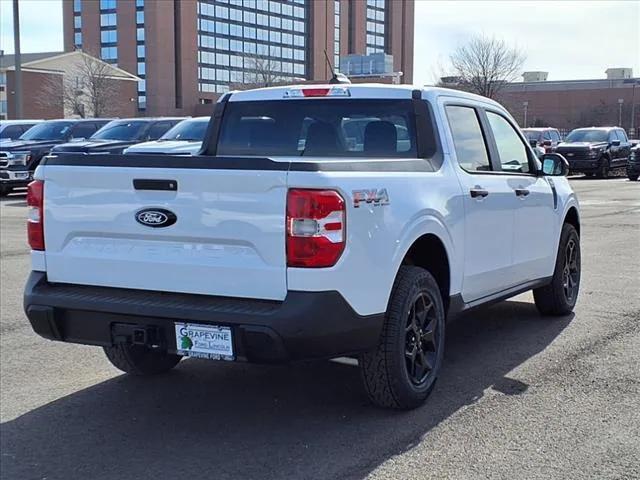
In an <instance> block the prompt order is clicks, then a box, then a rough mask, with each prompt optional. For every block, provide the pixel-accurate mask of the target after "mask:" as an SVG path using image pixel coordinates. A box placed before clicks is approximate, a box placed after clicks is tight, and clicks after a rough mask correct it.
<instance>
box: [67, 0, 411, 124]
mask: <svg viewBox="0 0 640 480" xmlns="http://www.w3.org/2000/svg"><path fill="white" fill-rule="evenodd" d="M63 9H64V43H65V50H67V51H71V50H74V49H82V50H84V51H85V52H87V53H89V54H92V55H94V56H97V57H100V58H102V59H103V60H105V61H107V62H110V63H114V64H117V65H118V66H119V67H120V68H122V69H124V70H127V71H129V72H131V73H134V74H136V75H138V76H139V77H140V78H142V80H141V81H140V82H139V85H138V98H137V102H138V108H139V111H140V113H141V114H142V115H197V114H200V113H205V112H206V113H210V111H211V107H210V106H209V107H207V106H206V105H209V104H211V103H213V102H215V100H216V98H217V97H218V96H219V95H220V94H222V93H224V92H226V91H228V90H229V89H233V88H238V87H241V86H242V85H245V86H246V85H260V84H265V83H274V82H276V83H280V82H299V81H303V80H310V81H322V80H328V79H329V78H330V77H331V70H330V66H329V64H328V62H327V58H328V59H329V61H330V62H331V64H332V65H333V66H334V67H335V68H336V70H337V69H339V66H340V58H341V57H344V56H346V55H350V54H360V55H370V54H380V53H383V54H384V53H386V54H388V55H391V57H392V63H393V70H394V71H395V72H402V76H401V77H400V78H401V81H402V82H404V83H410V82H411V81H412V77H413V17H414V5H413V0H63ZM325 52H326V55H325Z"/></svg>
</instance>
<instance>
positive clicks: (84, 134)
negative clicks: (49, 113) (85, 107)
mask: <svg viewBox="0 0 640 480" xmlns="http://www.w3.org/2000/svg"><path fill="white" fill-rule="evenodd" d="M95 131H96V126H95V125H94V124H93V123H90V122H81V123H79V124H78V125H76V126H75V127H74V128H73V131H72V133H71V137H72V138H89V137H90V136H91V135H93V134H94V133H95Z"/></svg>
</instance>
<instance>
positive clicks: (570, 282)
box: [533, 223, 581, 316]
mask: <svg viewBox="0 0 640 480" xmlns="http://www.w3.org/2000/svg"><path fill="white" fill-rule="evenodd" d="M580 272H581V264H580V237H579V236H578V232H577V231H576V229H575V227H574V226H573V225H571V224H568V223H565V224H564V225H563V226H562V234H561V235H560V245H559V246H558V255H557V258H556V267H555V270H554V272H553V277H552V280H551V282H550V283H549V284H548V285H545V286H544V287H540V288H536V289H535V290H533V298H534V300H535V302H536V307H537V308H538V311H539V312H540V313H541V314H542V315H552V316H561V315H568V314H569V313H571V312H572V311H573V308H574V307H575V305H576V301H577V299H578V292H579V290H580Z"/></svg>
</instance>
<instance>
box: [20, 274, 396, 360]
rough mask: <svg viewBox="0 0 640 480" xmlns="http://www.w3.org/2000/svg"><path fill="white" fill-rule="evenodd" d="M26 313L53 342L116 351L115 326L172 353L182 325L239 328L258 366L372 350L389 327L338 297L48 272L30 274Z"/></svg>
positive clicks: (245, 350)
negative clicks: (154, 287)
mask: <svg viewBox="0 0 640 480" xmlns="http://www.w3.org/2000/svg"><path fill="white" fill-rule="evenodd" d="M24 310H25V313H26V314H27V317H28V318H29V321H30V322H31V326H32V327H33V329H34V331H35V332H36V333H38V334H39V335H41V336H43V337H45V338H48V339H51V340H58V341H64V342H71V343H81V344H87V345H101V346H110V345H113V344H114V334H113V331H114V328H117V327H114V326H115V325H121V324H127V325H134V326H139V327H141V328H145V329H154V331H155V330H157V331H159V335H160V339H161V343H162V346H163V348H165V349H166V350H167V351H170V352H175V349H176V345H175V336H174V334H173V323H174V322H176V321H179V322H192V323H205V324H206V323H209V324H213V325H225V326H229V327H231V328H232V331H233V336H234V344H235V345H234V347H235V350H236V356H237V357H238V358H239V359H241V360H247V361H252V362H282V361H290V360H303V359H311V358H331V357H337V356H343V355H351V354H356V353H359V352H362V351H366V350H369V349H371V348H374V347H375V346H376V344H377V342H378V338H379V336H380V332H381V330H382V324H383V321H384V313H381V314H378V315H370V316H360V315H358V314H357V313H356V312H355V311H354V310H353V309H352V308H351V306H350V305H349V304H348V303H347V301H346V300H345V299H344V298H343V297H342V295H340V294H339V293H338V292H335V291H325V292H299V291H290V292H288V294H287V296H286V298H285V299H284V301H282V302H276V301H264V300H254V299H236V298H228V297H213V296H204V295H192V294H182V293H166V292H154V291H145V290H131V289H123V288H110V287H92V286H85V285H70V284H54V283H49V282H48V281H47V278H46V274H45V273H43V272H31V275H30V276H29V278H28V280H27V284H26V287H25V292H24ZM118 338H119V339H118V341H121V338H120V337H118Z"/></svg>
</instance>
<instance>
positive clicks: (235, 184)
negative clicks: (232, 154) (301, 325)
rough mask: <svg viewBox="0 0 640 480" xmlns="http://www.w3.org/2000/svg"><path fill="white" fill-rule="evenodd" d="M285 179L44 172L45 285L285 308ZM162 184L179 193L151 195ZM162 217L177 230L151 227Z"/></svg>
mask: <svg viewBox="0 0 640 480" xmlns="http://www.w3.org/2000/svg"><path fill="white" fill-rule="evenodd" d="M286 176H287V172H286V169H284V168H283V169H282V170H275V171H274V170H272V171H252V170H234V169H229V170H225V169H206V168H159V167H158V168H156V167H151V168H148V167H144V168H142V167H135V168H132V167H126V166H113V167H111V166H109V167H104V166H77V165H73V166H66V165H65V166H63V165H55V164H54V165H46V166H45V167H44V180H45V194H44V198H45V200H44V204H45V211H44V218H45V220H44V225H45V227H44V228H45V245H46V252H45V256H46V268H47V277H48V280H49V281H50V282H60V283H72V284H84V285H97V286H108V287H122V288H134V289H144V290H157V291H165V292H182V293H196V294H206V295H221V296H230V297H247V298H260V299H271V300H283V299H284V297H285V295H286V292H287V285H286V254H285V209H286V205H285V204H286V180H287V178H286ZM134 180H138V182H136V184H137V187H138V188H135V187H134ZM140 180H142V182H139V181H140ZM145 180H152V182H145ZM153 181H156V182H155V183H154V182H153ZM158 181H160V182H158ZM163 181H164V182H163ZM166 181H171V182H175V184H176V185H177V187H176V189H175V190H157V189H153V188H157V186H158V185H164V184H168V183H167V182H166ZM147 209H148V210H149V211H150V212H151V216H144V215H142V217H141V216H140V213H141V211H142V210H147ZM158 211H160V212H164V213H165V214H169V216H170V214H174V215H175V223H173V224H171V225H166V226H159V225H157V224H156V225H154V224H153V222H154V221H158V222H162V221H163V220H164V217H162V215H160V216H158V215H157V214H156V213H154V212H158ZM141 219H142V220H143V221H142V222H141V221H140V220H141ZM147 220H148V221H149V222H148V223H144V221H147ZM167 223H171V222H167Z"/></svg>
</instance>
